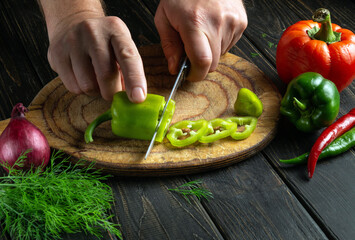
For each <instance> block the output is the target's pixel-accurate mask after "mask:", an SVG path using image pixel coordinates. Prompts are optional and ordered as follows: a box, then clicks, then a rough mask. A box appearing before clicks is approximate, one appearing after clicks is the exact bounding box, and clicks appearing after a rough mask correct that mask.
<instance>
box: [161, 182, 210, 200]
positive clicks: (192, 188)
mask: <svg viewBox="0 0 355 240" xmlns="http://www.w3.org/2000/svg"><path fill="white" fill-rule="evenodd" d="M168 190H169V191H174V192H177V193H180V194H182V195H183V196H184V197H185V199H186V200H187V201H188V202H189V203H190V200H189V198H188V196H190V195H193V196H196V197H197V199H198V200H199V201H201V199H202V198H204V199H206V200H208V199H209V198H213V195H212V193H211V192H210V191H209V190H208V189H205V188H204V187H202V181H201V180H194V181H190V182H187V183H185V184H182V185H181V186H179V187H177V188H170V189H168Z"/></svg>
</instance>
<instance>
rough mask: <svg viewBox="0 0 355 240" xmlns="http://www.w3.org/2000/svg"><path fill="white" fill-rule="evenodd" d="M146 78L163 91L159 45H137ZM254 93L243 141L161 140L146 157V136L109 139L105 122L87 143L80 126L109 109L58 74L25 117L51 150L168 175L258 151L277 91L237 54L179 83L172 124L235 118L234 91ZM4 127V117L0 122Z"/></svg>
mask: <svg viewBox="0 0 355 240" xmlns="http://www.w3.org/2000/svg"><path fill="white" fill-rule="evenodd" d="M140 52H141V55H142V58H143V62H144V64H145V72H146V77H147V81H148V92H150V93H156V94H160V95H164V96H165V97H166V98H167V97H168V96H169V93H170V91H171V88H172V85H173V83H174V78H175V76H171V75H170V74H169V73H168V72H167V69H168V68H167V63H166V60H165V58H164V57H163V53H162V50H161V48H160V46H159V45H151V46H146V47H142V48H141V49H140ZM242 87H245V88H249V89H251V90H252V91H253V92H255V93H256V94H257V95H258V97H259V98H260V99H261V101H262V102H263V105H264V111H263V114H262V115H261V117H260V118H259V119H258V124H257V128H256V130H255V131H254V133H253V134H252V135H251V136H250V137H249V138H247V139H245V140H242V141H236V140H233V139H231V138H226V139H222V140H219V141H216V142H214V143H211V144H202V143H197V144H194V145H191V146H188V147H185V148H176V147H173V146H172V145H171V144H170V143H169V141H168V140H167V139H164V141H163V142H162V143H156V144H155V146H154V148H153V150H152V152H151V154H150V155H149V157H148V158H147V159H146V160H144V159H143V158H144V154H145V152H146V150H147V148H148V145H149V141H142V140H134V139H123V138H118V137H116V136H114V135H113V134H112V132H111V125H110V123H109V122H106V123H104V124H102V125H101V126H99V127H98V128H97V129H96V130H95V132H94V142H93V143H90V144H86V143H85V141H84V139H83V135H84V131H85V129H86V127H87V126H88V124H89V123H90V122H92V121H93V120H94V119H95V118H96V117H97V116H99V115H100V114H102V113H103V112H105V111H106V110H107V109H109V108H110V103H108V102H106V101H104V100H102V98H100V97H89V96H86V95H74V94H72V93H70V92H68V90H67V89H66V88H65V87H64V85H63V84H62V82H61V80H60V79H59V78H56V79H54V80H53V81H51V82H50V83H49V84H47V85H46V86H45V87H44V88H43V89H42V90H41V91H40V92H39V93H38V95H37V96H36V97H35V98H34V100H33V101H32V103H31V105H30V106H29V110H30V111H29V113H28V114H27V118H28V119H29V120H30V121H31V122H33V123H34V124H35V125H36V126H38V127H39V128H40V129H41V130H42V131H43V132H44V134H45V135H46V136H47V138H48V141H49V144H50V146H51V147H53V148H56V149H61V150H63V151H65V152H66V153H68V154H70V155H72V156H74V157H75V158H82V159H86V160H88V161H94V162H95V163H96V166H97V167H99V168H103V169H105V170H106V171H108V172H112V173H118V174H120V175H144V176H146V175H154V176H161V175H173V174H186V173H192V172H200V171H206V170H208V169H214V168H219V167H223V166H227V165H230V164H232V163H236V162H239V161H241V160H244V159H246V158H248V157H250V156H251V155H253V154H255V153H257V152H258V151H260V150H261V149H263V148H264V147H265V146H266V145H267V144H268V143H269V142H270V141H271V140H272V139H273V137H274V136H275V133H276V124H277V121H278V118H279V106H280V99H281V97H280V94H279V93H278V90H277V88H276V87H275V86H274V85H273V83H272V82H271V81H270V80H268V79H267V78H266V77H265V75H264V74H263V73H262V72H261V71H260V70H259V69H258V68H257V67H256V66H255V65H253V64H252V63H250V62H248V61H246V60H244V59H243V58H240V57H238V56H236V55H233V54H230V53H227V54H226V55H224V56H223V57H222V58H221V60H220V62H219V66H218V68H217V70H216V71H215V72H213V73H210V74H208V75H207V77H206V78H205V80H203V81H200V82H187V81H186V82H184V83H183V84H182V86H181V87H180V88H179V89H178V92H177V94H176V96H175V101H176V111H175V114H174V117H173V120H172V123H175V122H177V121H181V120H185V119H190V120H197V119H201V118H203V119H206V120H210V119H214V118H217V117H220V118H226V117H231V116H235V113H234V109H233V105H234V102H235V100H236V97H237V93H238V91H239V89H240V88H242ZM1 125H2V126H6V122H4V123H2V124H1Z"/></svg>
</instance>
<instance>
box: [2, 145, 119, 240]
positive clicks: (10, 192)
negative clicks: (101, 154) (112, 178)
mask: <svg viewBox="0 0 355 240" xmlns="http://www.w3.org/2000/svg"><path fill="white" fill-rule="evenodd" d="M25 154H26V152H25V153H24V154H23V155H22V156H21V157H20V158H19V159H18V160H17V162H16V163H15V164H14V166H12V167H11V166H9V165H6V164H1V165H2V166H3V167H6V168H8V169H9V174H8V175H7V176H0V222H1V223H2V227H3V234H5V233H8V234H9V235H10V237H11V238H13V239H26V240H27V239H37V240H41V239H59V238H60V237H61V234H63V233H76V232H82V231H84V232H85V233H90V234H92V235H95V236H97V237H102V235H101V232H100V230H105V231H108V232H110V233H112V234H114V235H116V236H117V237H119V238H121V233H120V231H119V230H118V229H117V227H118V226H119V225H118V224H113V223H112V222H110V221H109V220H110V219H111V218H112V217H113V216H110V215H108V214H107V212H108V210H109V209H110V208H111V203H112V202H113V195H112V191H111V188H110V187H109V186H108V185H107V184H105V183H103V182H102V181H105V180H107V178H108V177H109V176H107V175H106V176H103V175H101V171H99V170H95V169H94V167H93V164H89V165H88V166H87V165H85V162H84V161H83V160H79V161H78V162H77V163H75V164H72V163H71V162H70V161H69V159H70V156H69V157H64V153H63V152H61V151H53V153H52V156H51V159H50V163H49V166H47V168H45V169H43V168H41V167H40V168H37V169H34V168H32V169H30V170H29V171H22V170H17V169H15V168H16V167H17V166H19V165H20V164H22V163H23V161H25V160H26V155H25ZM55 162H56V163H55Z"/></svg>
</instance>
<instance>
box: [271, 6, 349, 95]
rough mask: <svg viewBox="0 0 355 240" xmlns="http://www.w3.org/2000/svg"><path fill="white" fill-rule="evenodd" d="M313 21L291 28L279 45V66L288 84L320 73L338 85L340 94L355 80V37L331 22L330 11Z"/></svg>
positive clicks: (319, 15) (317, 12)
mask: <svg viewBox="0 0 355 240" xmlns="http://www.w3.org/2000/svg"><path fill="white" fill-rule="evenodd" d="M313 20H314V21H312V20H307V21H300V22H297V23H295V24H294V25H292V26H290V27H288V28H287V29H286V30H285V32H284V33H283V34H282V36H281V39H280V41H279V43H278V45H277V51H276V67H277V72H278V74H279V77H280V78H281V80H282V81H284V82H285V83H287V84H288V83H289V82H290V81H291V80H292V79H294V78H295V77H297V76H298V75H300V74H301V73H305V72H317V73H319V74H321V75H322V76H323V77H324V78H326V79H329V80H331V81H333V82H334V83H335V85H336V86H337V88H338V91H339V92H341V91H342V90H343V89H344V88H346V87H347V86H349V85H350V83H351V82H352V81H353V80H354V78H355V35H354V33H353V32H352V31H350V30H347V29H344V28H341V27H340V26H338V25H336V24H332V23H331V21H330V13H329V11H328V10H327V9H324V8H321V9H318V10H316V12H315V13H314V15H313Z"/></svg>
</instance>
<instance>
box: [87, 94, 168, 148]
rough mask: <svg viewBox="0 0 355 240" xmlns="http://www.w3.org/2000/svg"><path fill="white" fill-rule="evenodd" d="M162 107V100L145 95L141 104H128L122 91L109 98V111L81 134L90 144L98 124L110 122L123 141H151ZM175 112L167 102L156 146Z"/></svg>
mask: <svg viewBox="0 0 355 240" xmlns="http://www.w3.org/2000/svg"><path fill="white" fill-rule="evenodd" d="M164 106H165V99H164V97H163V96H160V95H156V94H147V98H146V100H145V101H144V102H142V103H132V102H131V101H130V100H129V99H128V96H127V93H126V92H124V91H121V92H117V93H116V94H115V95H114V96H113V101H112V104H111V108H110V109H109V110H108V111H106V112H105V113H104V114H102V115H100V116H99V117H97V118H96V119H95V120H94V121H93V122H92V123H90V124H89V126H88V127H87V129H86V131H85V135H84V137H85V141H86V143H89V142H92V141H93V138H92V134H93V131H94V129H95V128H96V127H97V126H98V125H100V124H101V123H103V122H105V121H108V120H111V128H112V132H113V133H114V134H115V135H117V136H119V137H123V138H133V139H140V140H151V139H152V137H153V134H154V131H155V129H156V126H157V124H158V121H159V118H160V115H161V113H162V111H163V109H164ZM174 111H175V102H174V101H173V100H171V101H170V102H169V105H168V106H167V109H166V112H165V114H164V118H163V120H162V122H161V125H160V127H159V130H158V133H157V138H156V141H157V142H161V141H162V140H163V139H164V136H165V133H166V131H167V128H168V126H169V124H170V121H171V118H172V116H173V114H174Z"/></svg>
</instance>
